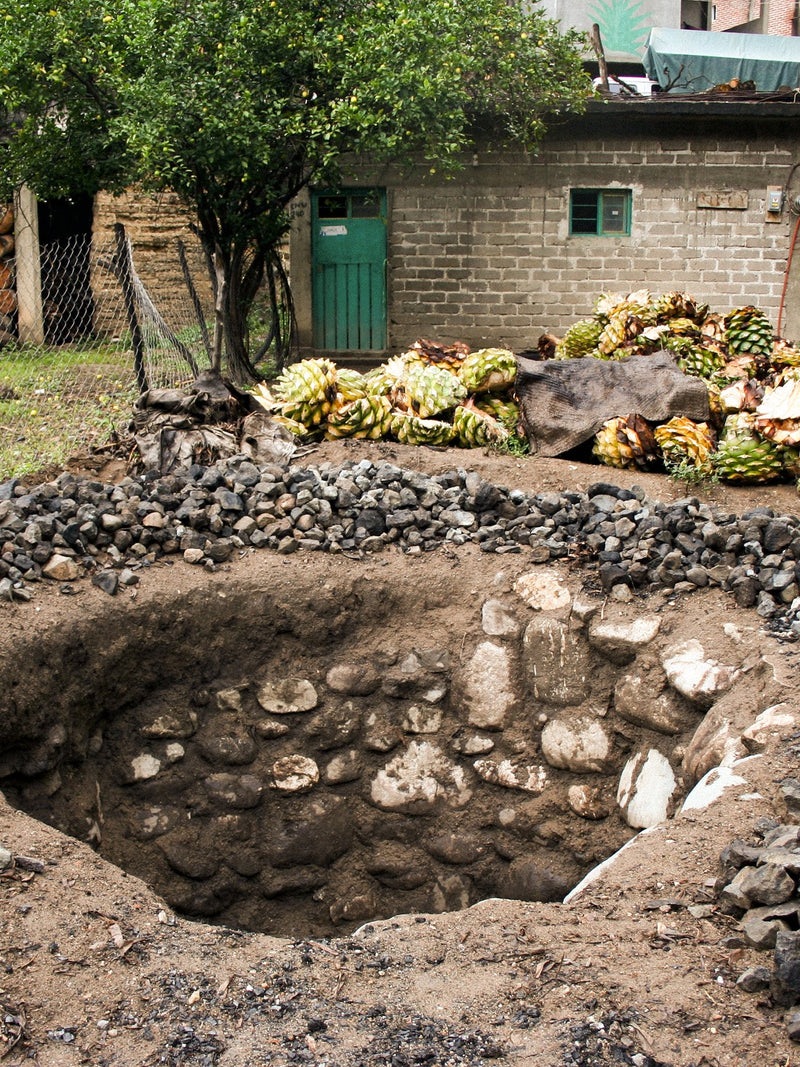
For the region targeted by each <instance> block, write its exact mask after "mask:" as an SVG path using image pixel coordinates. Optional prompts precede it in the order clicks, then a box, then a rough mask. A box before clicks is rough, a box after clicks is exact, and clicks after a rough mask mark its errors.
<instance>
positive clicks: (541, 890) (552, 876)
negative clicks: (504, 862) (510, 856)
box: [501, 856, 579, 901]
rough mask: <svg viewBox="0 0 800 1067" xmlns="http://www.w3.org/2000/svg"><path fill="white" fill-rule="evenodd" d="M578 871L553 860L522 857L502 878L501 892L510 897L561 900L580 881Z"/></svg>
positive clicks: (515, 898)
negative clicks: (556, 864)
mask: <svg viewBox="0 0 800 1067" xmlns="http://www.w3.org/2000/svg"><path fill="white" fill-rule="evenodd" d="M556 862H557V861H556ZM578 873H579V872H578V871H577V870H565V869H563V868H562V867H561V866H559V867H556V866H555V865H554V860H551V859H548V860H545V861H542V860H540V859H538V858H536V857H533V858H529V857H527V856H521V857H519V858H518V859H515V860H513V861H512V863H510V864H509V866H508V869H507V870H506V872H505V874H504V876H503V878H502V880H501V887H502V893H503V896H504V897H507V898H509V899H510V900H538V901H560V900H563V899H564V897H565V896H566V895H567V893H568V892H569V891H570V889H571V888H572V886H573V885H575V883H576V882H577V880H578Z"/></svg>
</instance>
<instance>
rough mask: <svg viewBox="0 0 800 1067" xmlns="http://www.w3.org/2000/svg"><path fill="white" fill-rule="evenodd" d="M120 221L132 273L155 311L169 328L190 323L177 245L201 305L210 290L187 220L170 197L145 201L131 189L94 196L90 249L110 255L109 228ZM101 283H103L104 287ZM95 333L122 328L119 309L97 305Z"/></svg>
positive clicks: (111, 238) (111, 236)
mask: <svg viewBox="0 0 800 1067" xmlns="http://www.w3.org/2000/svg"><path fill="white" fill-rule="evenodd" d="M117 222H121V223H122V224H123V225H124V227H125V232H126V234H127V235H128V237H129V239H130V241H131V244H132V247H133V260H134V266H135V268H136V272H137V274H138V275H139V277H140V278H141V280H142V282H143V283H144V285H145V288H146V289H147V291H148V293H149V294H150V296H151V298H152V299H153V301H154V302H155V304H156V306H157V307H158V309H159V311H160V312H161V313H162V314H163V315H164V317H165V319H166V320H167V321H168V322H169V324H170V326H171V327H172V328H173V329H176V330H177V329H180V327H181V326H182V325H184V324H188V323H193V322H194V313H193V311H192V309H191V306H190V302H189V299H190V298H189V294H188V290H187V288H186V285H185V283H184V279H183V273H182V271H181V265H180V260H179V258H178V240H182V241H183V242H184V245H185V246H186V253H187V259H188V261H189V265H190V269H191V273H192V278H193V281H194V284H195V286H196V288H197V290H198V293H199V294H200V296H201V299H202V300H203V301H204V302H210V301H211V289H210V283H209V279H208V273H207V270H206V266H205V262H204V259H203V256H202V253H201V250H200V246H199V242H198V241H197V238H196V237H195V236H194V234H193V233H192V232H191V230H190V228H189V223H190V217H189V216H188V214H187V213H186V212H185V210H184V209H183V208H182V207H181V205H180V203H179V202H178V198H177V197H176V196H175V195H174V194H173V193H164V194H162V195H160V196H150V195H148V194H146V193H143V192H141V191H140V190H136V189H130V190H128V191H126V192H125V193H123V194H121V195H120V196H112V195H111V194H110V193H99V194H98V195H97V196H96V197H95V203H94V224H93V230H92V239H93V244H94V247H95V250H97V251H100V252H103V253H108V254H113V251H114V224H115V223H117ZM101 284H107V282H103V283H101ZM98 312H99V313H100V316H101V317H100V318H99V319H98V321H97V322H96V324H95V325H96V328H97V329H98V330H100V331H101V332H108V333H114V332H116V331H118V330H120V329H125V328H126V323H125V320H124V314H123V311H122V308H121V306H120V307H119V308H115V307H114V306H113V304H111V303H109V302H107V301H106V302H98Z"/></svg>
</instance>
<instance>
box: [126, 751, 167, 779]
mask: <svg viewBox="0 0 800 1067" xmlns="http://www.w3.org/2000/svg"><path fill="white" fill-rule="evenodd" d="M131 770H132V771H133V780H134V782H146V781H148V780H149V779H150V778H155V776H156V775H157V774H158V772H159V771H160V770H161V760H159V759H156V757H155V756H151V755H150V754H149V753H147V752H143V753H142V755H141V756H136V758H135V759H132V760H131Z"/></svg>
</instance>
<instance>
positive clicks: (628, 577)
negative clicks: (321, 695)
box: [0, 454, 800, 636]
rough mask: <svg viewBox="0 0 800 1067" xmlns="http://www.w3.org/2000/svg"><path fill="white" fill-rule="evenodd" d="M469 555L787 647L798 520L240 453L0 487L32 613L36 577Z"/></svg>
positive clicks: (130, 577)
mask: <svg viewBox="0 0 800 1067" xmlns="http://www.w3.org/2000/svg"><path fill="white" fill-rule="evenodd" d="M467 542H471V543H473V544H476V545H477V547H478V548H479V550H480V551H482V552H489V553H497V554H503V553H507V552H526V553H529V554H530V559H531V562H533V563H545V562H549V561H551V560H558V559H570V558H571V559H575V558H579V559H582V560H585V561H590V560H591V561H593V562H594V563H595V564H596V566H597V573H598V577H599V581H600V583H601V585H602V587H603V589H604V590H605V591H606V592H608V593H610V594H611V595H613V596H615V597H616V598H618V599H624V598H625V596H626V595H632V594H633V593H634V592H636V591H637V590H641V591H645V590H647V589H653V588H668V589H670V590H672V591H674V592H678V593H680V592H690V591H691V590H693V589H697V588H700V587H703V586H713V585H716V586H722V588H724V589H727V590H729V591H730V592H731V594H732V596H733V598H734V599H735V601H736V603H737V604H738V605H739V606H740V607H754V608H755V609H756V610H757V612H758V614H759V615H760V616H761V617H762V618H764V619H767V620H769V621H770V625H771V626H772V627H773V628H774V629H776V630H778V629H783V630H785V631H787V632H790V633H791V634H792V636H799V635H800V518H798V517H797V516H793V515H776V514H775V513H774V512H773V511H772V510H771V509H770V508H765V507H759V508H754V509H753V510H752V511H749V512H747V513H746V514H744V515H742V516H737V515H734V514H732V513H730V512H728V511H726V510H724V509H721V508H716V507H712V506H710V505H708V504H706V503H702V502H701V501H700V500H698V499H697V498H694V497H687V498H685V499H683V500H675V501H670V502H666V503H659V502H657V501H653V500H650V499H648V498H647V497H646V495H645V493H644V491H643V490H641V489H640V488H636V487H635V488H633V489H631V490H628V489H621V488H619V487H617V486H614V485H611V484H608V483H605V482H598V483H596V484H595V485H591V486H589V488H588V490H587V491H586V492H575V491H568V492H562V493H554V492H545V493H526V492H524V491H523V490H521V489H508V488H505V487H502V486H497V485H494V484H492V483H490V482H487V481H485V480H484V479H483V478H481V477H480V475H478V474H477V473H476V472H474V471H468V470H465V469H463V468H454V469H452V470H449V471H445V472H443V473H441V474H436V475H432V476H428V475H425V474H422V473H420V472H418V471H412V470H407V469H403V468H400V467H397V466H395V465H393V464H391V463H386V462H379V463H373V462H371V461H370V460H359V461H357V462H348V463H344V464H343V465H342V466H339V467H334V466H319V467H314V466H311V465H309V466H299V465H294V464H290V463H289V462H286V463H274V462H273V463H268V464H257V463H255V462H253V460H252V459H251V458H250V457H249V456H247V455H242V454H239V455H236V456H234V457H231V458H229V459H227V460H225V461H219V462H217V463H212V464H210V465H208V466H206V465H203V464H198V463H193V464H191V465H190V466H188V467H186V468H183V469H181V470H179V471H176V472H174V473H172V474H170V475H166V476H164V475H159V474H158V473H156V472H155V471H148V472H147V473H145V474H143V475H139V476H135V477H128V478H125V479H124V480H123V481H121V482H120V483H119V484H118V485H104V484H102V483H101V482H97V481H93V480H91V479H87V478H83V477H78V476H74V475H72V474H63V475H61V476H60V477H59V478H57V479H56V480H55V481H54V482H49V483H46V484H44V485H38V486H35V487H33V488H27V487H25V486H24V485H23V484H20V483H19V482H16V481H13V480H12V481H10V482H6V483H4V484H1V485H0V583H2V584H0V598H5V599H20V600H23V599H30V595H31V589H30V585H29V583H30V582H35V581H38V580H39V579H40V578H42V577H44V578H49V579H52V580H55V581H58V582H62V583H64V582H66V583H68V582H70V581H73V580H74V579H75V578H77V577H79V576H81V575H82V574H85V573H87V571H88V572H90V573H91V574H92V576H93V579H94V580H95V581H96V582H97V584H99V585H101V587H102V588H105V589H106V590H107V591H108V592H109V593H112V594H113V593H114V592H115V591H116V589H117V587H118V585H119V584H123V585H124V584H126V583H129V582H131V581H135V580H136V574H137V572H138V571H139V570H140V569H141V568H142V567H147V566H150V565H151V564H152V563H154V562H156V561H157V560H159V559H161V558H163V557H165V556H171V557H175V556H178V557H182V558H183V559H184V561H185V562H187V563H191V564H194V565H198V564H199V565H202V566H205V567H208V568H211V569H213V568H214V567H216V566H218V565H220V564H222V563H226V562H227V561H228V560H230V559H233V558H237V557H238V556H241V555H246V554H247V553H249V552H251V551H252V550H254V549H260V548H267V549H272V550H273V551H276V552H278V553H281V554H284V555H285V554H288V553H292V552H295V551H301V550H305V551H317V552H319V551H322V552H340V553H345V554H349V555H352V556H354V557H355V558H361V557H363V556H365V555H369V554H372V553H375V552H380V551H383V550H384V549H386V548H388V547H389V546H394V547H395V548H396V549H400V550H402V551H403V552H406V553H409V554H412V553H420V552H427V551H430V550H432V549H436V548H437V547H439V546H441V545H447V546H451V547H456V546H458V545H463V544H466V543H467ZM792 627H794V629H792Z"/></svg>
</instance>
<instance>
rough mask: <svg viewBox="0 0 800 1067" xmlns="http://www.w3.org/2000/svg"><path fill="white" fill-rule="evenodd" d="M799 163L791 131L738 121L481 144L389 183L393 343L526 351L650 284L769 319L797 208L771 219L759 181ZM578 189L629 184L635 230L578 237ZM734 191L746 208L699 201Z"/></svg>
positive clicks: (779, 179)
mask: <svg viewBox="0 0 800 1067" xmlns="http://www.w3.org/2000/svg"><path fill="white" fill-rule="evenodd" d="M797 158H798V155H797V149H796V147H795V144H794V143H792V138H791V137H790V136H789V135H788V131H787V136H786V137H785V139H784V138H782V137H776V136H775V135H774V134H773V135H769V134H766V135H765V134H764V132H763V131H760V130H758V129H757V128H755V127H754V128H753V129H752V130H750V131H749V132H748V131H747V129H746V124H742V129H741V130H740V131H737V132H736V134H735V135H733V136H731V135H726V136H723V135H720V134H717V135H710V136H709V135H708V134H707V133H706V134H704V135H695V136H688V135H686V134H680V133H661V134H657V135H651V136H649V137H647V138H645V139H641V140H640V139H638V138H637V139H633V138H632V137H631V136H630V135H624V134H622V133H617V134H616V135H611V136H603V137H601V138H600V139H591V138H586V137H584V139H583V140H579V139H577V138H574V139H571V140H566V139H549V140H548V141H547V142H546V143H545V145H544V146H543V148H542V150H541V152H540V154H539V156H538V157H536V158H535V159H528V160H525V159H522V158H519V157H517V158H514V157H511V156H508V157H494V156H491V155H490V156H484V155H482V154H481V153H479V154H478V155H477V156H476V158H475V161H474V165H472V166H467V168H466V169H465V170H464V171H462V172H461V173H460V174H459V175H457V176H456V178H455V179H454V180H452V181H449V182H442V181H439V182H435V181H432V180H431V179H430V178H429V177H427V176H426V177H425V178H424V179H420V180H417V181H415V180H413V178H412V179H411V180H409V179H408V177H407V176H406V177H405V178H404V179H403V180H402V181H398V182H396V183H390V187H389V188H390V201H389V202H390V211H389V264H390V269H389V310H390V347H392V348H393V349H402V348H403V347H405V346H407V345H408V344H410V343H411V342H412V341H413V340H414V339H415V338H417V337H419V336H429V337H432V338H435V339H439V340H456V339H461V340H465V341H467V342H468V343H469V344H471V345H472V346H473V347H474V346H486V345H502V346H508V347H510V348H513V349H515V350H517V351H519V350H521V349H524V348H526V347H535V344H536V341H537V339H538V337H539V335H540V334H541V333H543V332H545V331H552V332H555V333H557V334H560V333H562V332H563V331H564V330H565V329H566V328H567V327H568V326H569V325H570V324H571V323H572V322H574V321H575V320H576V319H578V318H581V317H583V316H585V315H588V314H590V313H591V311H592V305H593V302H594V300H595V298H596V296H597V295H598V294H599V293H601V292H605V291H608V290H613V291H622V292H628V291H630V290H633V289H638V288H642V287H647V288H650V289H651V290H652V291H653V292H654V293H661V292H667V291H670V290H673V289H677V290H681V291H686V292H689V293H690V294H691V295H692V296H694V297H695V298H696V299H698V300H701V301H706V302H708V303H709V304H710V305H711V306H712V307H713V308H714V309H715V310H719V311H723V312H725V311H729V310H731V309H732V308H734V307H737V306H740V305H742V304H750V303H752V304H756V305H758V306H759V307H762V308H763V309H764V310H765V311H766V312H767V313H768V314H770V315H771V317H772V318H773V320H775V319H776V318H777V311H778V306H779V303H780V297H781V290H782V286H783V281H784V270H785V266H786V261H787V255H788V250H789V242H790V237H791V229H792V227H793V224H794V217H793V216H792V215H790V214H789V212H788V211H786V212H784V213H783V214H782V215H781V216H780V218H779V221H777V222H768V221H766V218H765V202H766V188H767V185H779V186H782V185H783V184H784V182H785V181H786V180H787V178H788V177H789V174H790V170H791V167H792V165H793V164H794V162H795V160H796V159H797ZM581 187H583V188H587V187H588V188H600V189H603V188H620V189H630V190H631V191H632V205H633V206H632V226H631V233H630V236H625V237H595V236H583V235H580V236H571V235H570V234H569V193H570V189H571V188H581ZM730 191H733V192H735V193H736V194H737V199H738V202H739V203H744V204H746V206H744V207H737V208H726V207H717V208H706V207H702V206H699V203H698V197H699V196H700V194H705V193H725V192H730ZM784 332H785V330H784Z"/></svg>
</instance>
